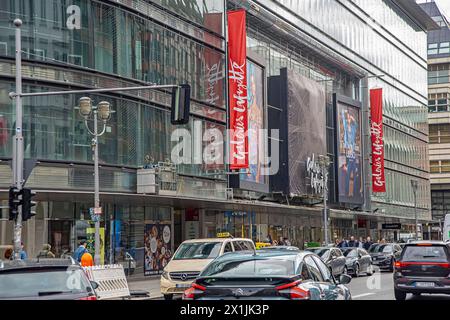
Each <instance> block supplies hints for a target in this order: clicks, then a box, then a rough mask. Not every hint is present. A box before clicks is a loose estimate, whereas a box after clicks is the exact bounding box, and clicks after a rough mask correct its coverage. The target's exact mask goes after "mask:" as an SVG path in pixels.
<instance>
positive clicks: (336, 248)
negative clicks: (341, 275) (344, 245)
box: [306, 247, 339, 250]
mask: <svg viewBox="0 0 450 320" xmlns="http://www.w3.org/2000/svg"><path fill="white" fill-rule="evenodd" d="M309 249H339V248H336V247H311V248H306V250H309Z"/></svg>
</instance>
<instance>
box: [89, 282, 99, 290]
mask: <svg viewBox="0 0 450 320" xmlns="http://www.w3.org/2000/svg"><path fill="white" fill-rule="evenodd" d="M91 286H92V289H94V290H96V289H97V288H98V283H97V282H95V281H91Z"/></svg>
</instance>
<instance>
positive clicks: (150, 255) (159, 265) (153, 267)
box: [144, 224, 172, 276]
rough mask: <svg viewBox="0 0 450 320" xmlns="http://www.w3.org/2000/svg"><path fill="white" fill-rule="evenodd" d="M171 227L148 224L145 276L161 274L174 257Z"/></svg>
mask: <svg viewBox="0 0 450 320" xmlns="http://www.w3.org/2000/svg"><path fill="white" fill-rule="evenodd" d="M171 234H172V233H171V227H170V225H169V224H147V225H145V234H144V245H145V255H144V274H145V275H146V276H150V275H155V274H161V273H162V271H163V269H164V267H165V266H166V265H167V264H168V263H169V260H170V258H171V257H172V242H171V238H172V237H171Z"/></svg>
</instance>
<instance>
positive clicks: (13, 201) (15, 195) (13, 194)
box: [9, 187, 22, 221]
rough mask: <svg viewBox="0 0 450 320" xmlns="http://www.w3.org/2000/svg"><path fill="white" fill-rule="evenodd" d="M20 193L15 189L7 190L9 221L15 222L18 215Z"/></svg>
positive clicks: (20, 201)
mask: <svg viewBox="0 0 450 320" xmlns="http://www.w3.org/2000/svg"><path fill="white" fill-rule="evenodd" d="M21 194H22V193H21V191H20V190H19V189H17V188H16V187H10V188H9V220H12V221H14V220H16V217H17V214H18V213H19V206H20V205H21V204H22V200H21V199H20V196H21Z"/></svg>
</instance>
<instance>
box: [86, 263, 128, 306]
mask: <svg viewBox="0 0 450 320" xmlns="http://www.w3.org/2000/svg"><path fill="white" fill-rule="evenodd" d="M83 270H84V272H85V273H86V275H87V277H88V278H89V280H90V281H95V282H96V283H97V284H98V288H97V289H95V292H96V294H97V298H98V299H99V300H102V299H117V298H128V297H130V290H129V288H128V282H127V278H126V277H125V271H124V269H123V266H122V265H119V264H114V265H102V266H93V267H83Z"/></svg>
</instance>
